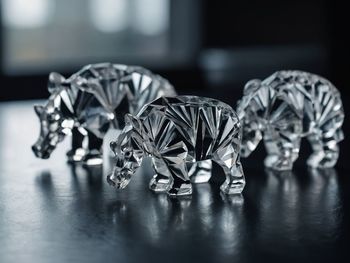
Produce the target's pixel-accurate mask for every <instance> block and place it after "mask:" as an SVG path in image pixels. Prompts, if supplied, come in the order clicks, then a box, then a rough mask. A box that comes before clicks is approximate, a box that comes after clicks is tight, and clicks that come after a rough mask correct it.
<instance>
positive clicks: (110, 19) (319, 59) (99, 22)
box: [0, 0, 350, 101]
mask: <svg viewBox="0 0 350 263" xmlns="http://www.w3.org/2000/svg"><path fill="white" fill-rule="evenodd" d="M0 3H1V12H0V14H1V19H0V21H1V34H0V43H1V56H0V61H1V73H0V78H1V79H0V83H1V92H0V100H2V101H3V100H22V99H37V98H45V97H47V96H48V93H47V90H46V82H47V75H48V73H49V72H51V71H58V72H60V73H62V74H64V75H66V76H69V75H70V74H72V73H73V72H75V71H77V70H78V69H80V68H81V67H82V66H83V65H85V64H88V63H96V62H104V61H110V62H114V63H125V64H137V65H142V66H144V67H147V68H150V69H151V70H153V71H155V72H157V73H159V74H161V75H163V76H164V77H166V78H168V79H169V80H170V81H171V82H172V83H173V84H174V85H175V87H176V88H177V90H178V91H179V93H182V94H184V93H194V94H203V95H212V94H214V96H216V97H218V98H222V97H225V98H226V100H228V98H227V97H226V96H227V94H232V98H235V97H237V96H238V97H239V96H240V94H241V90H242V86H243V85H244V83H245V82H246V81H247V80H249V79H251V78H264V77H267V76H268V75H270V74H271V73H273V72H274V71H275V70H278V69H301V70H306V71H310V72H313V73H318V74H321V75H323V76H325V77H326V78H328V79H330V80H331V81H332V82H333V83H334V84H335V85H336V86H337V87H338V88H339V90H340V91H341V92H342V93H346V92H347V88H346V87H347V86H349V85H350V83H349V78H348V77H347V75H348V70H349V69H350V66H349V64H350V57H349V51H348V47H349V46H350V45H349V40H348V39H349V37H348V36H347V34H348V33H349V28H348V25H349V23H348V20H349V18H348V15H347V14H346V12H347V11H346V10H347V8H346V3H345V2H341V1H332V0H283V1H278V0H265V1H253V0H246V1H232V0H231V1H230V0H222V1H210V0H202V1H200V0H191V1H188V0H76V1H69V0H60V1H58V0H31V1H27V0H0ZM218 91H221V92H218Z"/></svg>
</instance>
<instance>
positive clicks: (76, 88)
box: [32, 63, 176, 165]
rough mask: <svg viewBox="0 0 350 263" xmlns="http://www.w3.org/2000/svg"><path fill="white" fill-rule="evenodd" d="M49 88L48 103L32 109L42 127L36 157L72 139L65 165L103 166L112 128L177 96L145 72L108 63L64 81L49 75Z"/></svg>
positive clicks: (48, 153) (165, 85)
mask: <svg viewBox="0 0 350 263" xmlns="http://www.w3.org/2000/svg"><path fill="white" fill-rule="evenodd" d="M48 89H49V92H50V93H51V96H50V97H49V99H48V101H47V102H46V104H45V105H44V106H35V112H36V114H37V115H38V117H39V120H40V123H41V130H40V136H39V138H38V140H37V142H36V143H35V144H34V145H33V147H32V149H33V151H34V153H35V155H36V156H37V157H40V158H44V159H47V158H49V157H50V154H51V153H52V151H53V150H54V149H55V147H56V145H57V144H58V143H59V142H60V141H62V140H63V139H64V137H65V135H67V134H72V137H73V138H72V149H71V150H70V151H69V152H68V153H67V156H68V160H69V161H70V162H80V161H83V162H85V163H86V164H87V165H98V164H101V163H102V142H103V138H104V136H105V134H106V133H107V131H108V130H109V129H110V128H114V129H123V128H124V125H125V123H124V115H125V114H126V113H132V114H137V112H139V111H140V109H141V108H142V107H143V106H144V105H145V104H146V103H148V102H150V101H153V100H155V99H156V98H159V97H161V96H165V95H168V96H173V95H175V94H176V93H175V90H174V88H173V87H172V86H171V84H170V83H169V82H168V81H167V80H165V79H163V78H162V77H160V76H158V75H155V74H152V73H151V72H150V71H148V70H146V69H144V68H141V67H129V66H125V65H118V64H111V63H101V64H92V65H87V66H85V67H84V68H83V69H81V70H80V71H78V72H77V73H75V74H73V75H72V76H71V77H69V78H68V79H65V78H64V77H63V76H61V75H60V74H58V73H51V74H50V76H49V83H48Z"/></svg>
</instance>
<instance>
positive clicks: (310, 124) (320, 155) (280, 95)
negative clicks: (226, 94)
mask: <svg viewBox="0 0 350 263" xmlns="http://www.w3.org/2000/svg"><path fill="white" fill-rule="evenodd" d="M237 112H238V115H239V117H240V120H241V122H242V126H243V127H242V128H243V138H242V147H241V154H242V156H243V157H247V156H249V154H250V153H251V152H252V151H254V150H255V148H256V147H257V145H258V143H259V142H260V140H261V139H262V138H263V139H264V143H265V148H266V151H267V154H268V155H267V157H266V159H265V166H266V167H268V168H271V169H274V170H291V169H292V166H293V163H294V161H295V160H296V159H297V158H298V155H299V148H300V141H301V138H302V137H306V138H307V139H308V141H309V142H310V144H311V146H312V149H313V153H312V155H311V156H310V157H309V159H308V161H307V164H308V166H310V167H313V168H316V167H317V168H329V167H333V166H334V165H335V164H336V162H337V159H338V156H339V148H338V143H339V142H340V141H341V140H342V139H343V137H344V136H343V132H342V130H341V126H342V123H343V120H344V111H343V106H342V101H341V98H340V94H339V92H338V90H337V89H336V88H335V87H334V86H333V85H332V84H331V83H330V82H329V81H328V80H326V79H324V78H322V77H320V76H318V75H314V74H310V73H307V72H302V71H278V72H276V73H274V74H273V75H271V76H270V77H268V78H267V79H265V80H263V81H260V80H251V81H249V82H248V83H247V84H246V85H245V87H244V94H243V98H242V100H241V101H240V102H239V103H238V108H237Z"/></svg>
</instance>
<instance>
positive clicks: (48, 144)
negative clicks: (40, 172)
mask: <svg viewBox="0 0 350 263" xmlns="http://www.w3.org/2000/svg"><path fill="white" fill-rule="evenodd" d="M34 110H35V112H36V114H37V115H38V117H39V119H40V124H41V127H40V135H39V138H38V140H37V141H36V143H35V144H34V145H33V146H32V150H33V152H34V154H35V155H36V156H37V157H39V158H42V159H47V158H49V157H50V155H51V153H52V151H53V150H54V149H55V148H56V145H57V144H58V143H59V142H61V141H62V140H63V139H64V137H65V135H66V134H67V133H68V132H70V129H71V128H72V127H73V122H72V121H70V120H65V119H64V118H63V116H62V113H61V112H60V110H59V109H58V108H56V107H54V105H53V104H52V103H50V102H49V103H48V105H46V106H39V105H36V106H34Z"/></svg>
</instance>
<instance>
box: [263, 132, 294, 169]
mask: <svg viewBox="0 0 350 263" xmlns="http://www.w3.org/2000/svg"><path fill="white" fill-rule="evenodd" d="M300 141H301V135H300V134H299V133H293V132H288V130H287V131H276V130H274V131H268V132H267V133H265V136H264V143H265V148H266V151H267V154H268V155H267V157H266V158H265V161H264V164H265V166H266V167H268V168H271V169H274V170H278V171H286V170H292V168H293V163H294V161H295V160H296V159H297V158H298V156H299V149H300Z"/></svg>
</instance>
